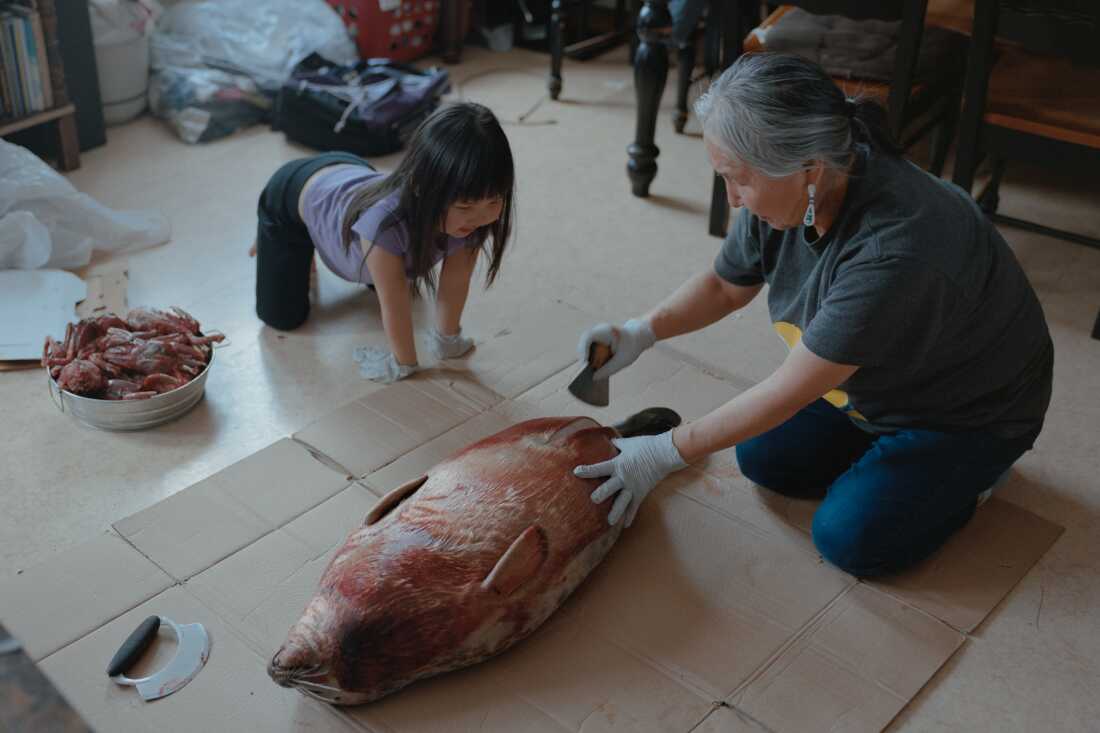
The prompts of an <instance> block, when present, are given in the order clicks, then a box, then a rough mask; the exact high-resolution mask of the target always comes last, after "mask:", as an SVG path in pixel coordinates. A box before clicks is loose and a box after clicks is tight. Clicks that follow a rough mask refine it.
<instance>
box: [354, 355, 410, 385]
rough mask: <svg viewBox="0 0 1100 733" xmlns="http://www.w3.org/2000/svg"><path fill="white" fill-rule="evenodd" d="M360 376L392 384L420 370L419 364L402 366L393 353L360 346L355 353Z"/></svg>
mask: <svg viewBox="0 0 1100 733" xmlns="http://www.w3.org/2000/svg"><path fill="white" fill-rule="evenodd" d="M353 358H354V359H355V361H357V362H358V363H359V374H360V375H362V376H363V377H364V378H366V379H370V380H371V381H374V382H381V383H382V384H392V383H393V382H396V381H397V380H399V379H404V378H405V377H407V376H409V375H410V374H413V373H414V372H417V371H419V370H420V366H419V365H418V364H400V363H398V361H397V357H396V356H394V355H393V353H392V352H389V351H386V350H385V349H379V348H377V347H375V346H360V347H359V348H358V349H356V350H355V352H354V353H353Z"/></svg>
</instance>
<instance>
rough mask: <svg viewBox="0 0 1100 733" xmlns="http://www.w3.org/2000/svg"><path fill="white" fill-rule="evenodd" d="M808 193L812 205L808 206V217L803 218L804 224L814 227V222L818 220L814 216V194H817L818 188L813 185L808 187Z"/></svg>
mask: <svg viewBox="0 0 1100 733" xmlns="http://www.w3.org/2000/svg"><path fill="white" fill-rule="evenodd" d="M806 192H807V193H808V194H809V195H810V203H809V204H807V205H806V215H805V216H803V217H802V223H803V224H805V225H806V226H808V227H812V226H813V225H814V221H816V220H817V217H816V216H815V214H814V194H815V193H817V187H816V186H814V184H812V183H811V184H809V185H808V186H806Z"/></svg>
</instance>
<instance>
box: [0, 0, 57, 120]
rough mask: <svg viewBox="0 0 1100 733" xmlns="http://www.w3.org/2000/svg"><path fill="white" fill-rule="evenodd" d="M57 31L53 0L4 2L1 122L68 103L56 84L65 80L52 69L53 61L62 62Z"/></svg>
mask: <svg viewBox="0 0 1100 733" xmlns="http://www.w3.org/2000/svg"><path fill="white" fill-rule="evenodd" d="M40 4H41V5H43V6H46V5H48V7H41V8H40V7H39V5H40ZM40 10H41V11H43V13H40ZM43 14H45V15H46V16H47V17H45V18H44V17H43ZM51 23H52V24H53V25H52V26H51ZM55 31H56V16H55V15H54V8H53V0H48V2H43V1H42V0H22V1H21V2H0V120H5V119H18V118H21V117H27V116H30V115H33V114H36V113H39V112H45V111H46V110H49V109H53V108H54V107H55V106H56V105H59V104H63V103H64V102H65V100H64V99H63V98H60V99H59V98H58V97H59V95H58V94H57V92H58V88H57V87H58V85H57V83H56V82H57V81H59V80H61V79H62V77H58V76H57V75H56V74H55V73H54V71H53V69H52V68H51V62H52V64H53V65H55V66H56V65H57V64H58V63H59V59H58V57H57V48H56V33H55ZM51 46H53V48H51ZM61 89H62V91H63V81H62V87H61Z"/></svg>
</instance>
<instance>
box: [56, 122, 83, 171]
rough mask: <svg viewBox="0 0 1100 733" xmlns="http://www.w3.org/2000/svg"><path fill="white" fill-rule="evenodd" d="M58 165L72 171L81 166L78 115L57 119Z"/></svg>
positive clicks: (64, 169) (59, 167)
mask: <svg viewBox="0 0 1100 733" xmlns="http://www.w3.org/2000/svg"><path fill="white" fill-rule="evenodd" d="M57 150H58V154H57V167H58V169H60V170H63V171H72V170H76V169H77V168H79V167H80V137H79V135H78V134H77V131H76V115H75V114H67V115H65V116H64V117H59V118H58V119H57Z"/></svg>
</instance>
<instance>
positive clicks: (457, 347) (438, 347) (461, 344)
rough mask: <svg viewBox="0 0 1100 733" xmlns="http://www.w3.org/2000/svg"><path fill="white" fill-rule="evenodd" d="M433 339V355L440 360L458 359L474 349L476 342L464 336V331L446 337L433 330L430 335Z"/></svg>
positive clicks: (460, 330) (459, 330)
mask: <svg viewBox="0 0 1100 733" xmlns="http://www.w3.org/2000/svg"><path fill="white" fill-rule="evenodd" d="M428 336H429V338H430V339H431V346H432V353H434V354H435V355H436V357H438V358H440V359H457V358H458V357H460V356H463V355H465V354H467V353H469V351H470V349H472V348H474V340H473V339H472V338H469V337H467V336H463V335H462V329H461V328H459V329H458V333H456V334H454V335H453V336H444V335H443V334H441V333H440V332H439V331H438V330H436V329H435V328H433V329H432V330H431V332H430V333H429V334H428Z"/></svg>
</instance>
